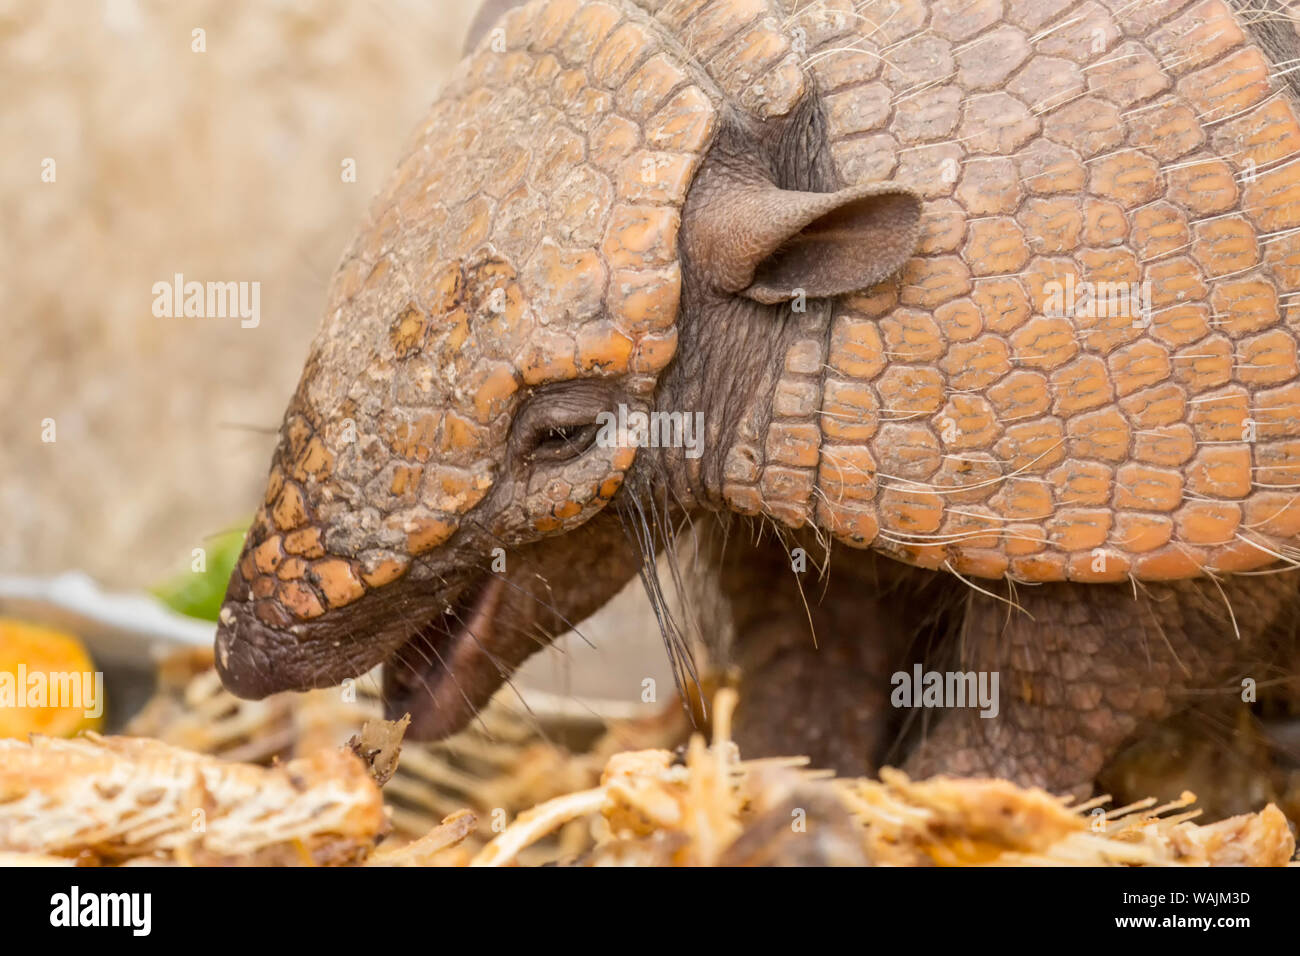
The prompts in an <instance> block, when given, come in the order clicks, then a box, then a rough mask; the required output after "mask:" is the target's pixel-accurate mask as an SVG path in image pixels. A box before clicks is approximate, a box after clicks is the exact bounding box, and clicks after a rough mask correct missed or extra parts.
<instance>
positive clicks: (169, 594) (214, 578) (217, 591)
mask: <svg viewBox="0 0 1300 956" xmlns="http://www.w3.org/2000/svg"><path fill="white" fill-rule="evenodd" d="M246 533H247V532H245V531H222V532H220V533H218V534H215V535H212V536H211V537H209V538H207V539H205V540H204V543H203V552H204V554H203V556H202V557H203V561H202V566H203V570H201V571H194V570H186V571H182V572H181V573H179V574H177V575H176V576H175V577H173V578H171V579H170V580H168V581H165V582H163V583H162V584H160V585H158V586H157V587H155V588H153V589H152V590H153V594H154V596H155V597H157V598H158V599H159V600H161V601H162V602H163V603H164V604H166V605H167V606H168V607H170V608H171V609H172V610H173V611H179V612H180V613H181V614H185V615H187V616H189V617H196V618H199V619H200V620H204V621H215V620H216V619H217V615H218V614H219V613H220V612H221V602H222V601H223V600H224V599H225V596H226V585H227V584H229V583H230V574H231V572H232V571H234V570H235V563H236V562H237V561H239V555H240V552H241V551H243V549H244V535H245V534H246ZM198 558H199V556H198V555H195V561H196V562H197V561H198Z"/></svg>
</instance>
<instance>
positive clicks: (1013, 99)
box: [727, 0, 1300, 581]
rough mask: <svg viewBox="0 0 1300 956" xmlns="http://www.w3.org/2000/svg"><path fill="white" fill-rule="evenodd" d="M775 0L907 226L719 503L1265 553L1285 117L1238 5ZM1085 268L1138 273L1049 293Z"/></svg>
mask: <svg viewBox="0 0 1300 956" xmlns="http://www.w3.org/2000/svg"><path fill="white" fill-rule="evenodd" d="M786 7H787V12H788V14H789V18H790V19H789V22H790V24H791V29H792V30H793V31H795V32H796V33H797V34H798V35H799V36H800V37H802V38H803V39H804V40H805V41H806V42H807V56H806V58H805V61H804V62H805V64H806V66H807V68H808V70H809V72H810V74H811V76H812V79H813V81H814V83H815V86H816V89H817V91H818V93H819V94H820V95H821V96H822V97H823V104H824V109H825V115H826V118H827V122H828V124H829V129H830V144H829V145H830V149H831V151H832V153H833V155H834V158H835V164H836V167H837V169H838V171H839V173H840V177H841V179H842V180H843V181H844V182H845V183H848V184H852V183H857V182H866V181H872V180H877V179H892V180H894V181H895V182H897V183H899V184H901V185H906V186H910V187H912V188H914V189H916V190H917V191H919V192H920V193H921V194H922V195H924V196H925V197H926V199H927V204H926V212H925V223H924V225H925V229H924V236H923V239H922V242H921V246H920V248H919V250H918V254H917V255H916V257H915V258H913V260H912V261H911V262H909V264H908V265H907V267H906V268H905V270H904V271H903V273H902V275H901V276H900V277H898V279H897V280H894V281H891V282H888V283H885V284H882V285H881V286H878V287H876V288H874V289H871V290H868V291H867V292H864V293H863V294H861V295H857V296H854V297H851V298H849V299H847V300H845V301H842V302H840V303H839V304H838V305H837V307H836V309H835V313H834V316H833V318H832V319H831V321H830V325H829V329H828V333H827V336H826V341H827V342H828V345H829V348H828V352H827V354H826V356H825V363H824V369H822V370H818V372H817V373H816V375H815V377H818V378H820V380H821V389H822V391H821V406H820V408H819V409H817V410H816V412H815V414H805V413H802V412H799V413H795V414H794V415H793V416H792V417H788V418H786V419H785V420H782V419H781V416H780V415H778V417H777V421H776V422H774V423H773V424H772V426H771V427H770V429H769V432H768V441H767V443H766V451H765V455H764V456H762V457H761V458H760V460H757V461H753V462H751V463H750V464H749V467H748V468H747V469H746V471H747V474H745V473H742V471H739V470H733V471H732V472H731V474H730V476H729V477H730V479H731V484H730V486H729V487H728V489H727V494H728V498H729V500H731V501H733V502H735V503H736V505H737V507H738V510H742V511H749V512H751V513H760V512H761V513H766V514H769V515H771V516H772V517H774V518H777V519H778V520H780V521H783V522H785V523H786V524H790V525H794V526H799V525H802V524H815V525H817V526H820V527H822V528H825V529H827V530H829V531H831V532H832V533H833V534H834V536H835V537H836V538H837V539H838V540H840V541H843V542H845V543H848V544H850V545H852V546H855V547H875V548H879V549H882V550H885V551H887V552H888V553H890V554H891V555H893V556H895V557H898V558H901V559H903V560H905V561H908V562H911V563H914V564H918V565H921V566H924V567H931V568H947V569H949V570H952V571H955V572H957V573H959V574H963V575H971V576H977V577H987V578H997V577H1003V576H1011V577H1015V578H1019V579H1023V580H1028V581H1052V580H1066V579H1068V580H1078V581H1120V580H1125V579H1127V578H1129V577H1133V578H1136V579H1139V580H1164V579H1177V578H1185V577H1193V576H1198V575H1200V574H1204V573H1207V572H1234V571H1247V570H1252V569H1256V568H1260V567H1263V566H1265V565H1268V564H1271V563H1273V562H1275V561H1276V560H1277V559H1278V557H1279V556H1281V555H1283V554H1284V552H1285V549H1286V548H1287V547H1289V546H1290V543H1291V542H1292V541H1293V540H1294V538H1295V536H1296V535H1297V534H1298V533H1300V494H1298V493H1297V490H1296V489H1297V488H1300V382H1298V381H1297V379H1298V377H1300V368H1298V367H1297V356H1296V329H1297V327H1296V322H1297V317H1296V313H1295V312H1294V310H1293V306H1292V305H1291V304H1290V303H1291V301H1292V300H1293V299H1294V297H1295V295H1296V294H1297V292H1300V162H1296V159H1297V157H1300V122H1298V121H1297V109H1296V100H1295V99H1294V96H1293V94H1292V93H1291V91H1290V90H1289V89H1287V88H1286V86H1285V77H1283V76H1279V75H1277V71H1276V70H1275V69H1274V67H1272V66H1271V65H1270V63H1269V61H1268V59H1267V57H1266V56H1265V55H1264V53H1263V51H1262V50H1261V49H1260V48H1259V47H1258V46H1256V45H1255V44H1254V43H1252V41H1251V38H1250V36H1249V35H1248V34H1247V32H1246V31H1245V30H1244V29H1243V28H1242V25H1241V20H1240V18H1239V17H1238V15H1237V14H1236V13H1235V12H1234V11H1233V9H1232V8H1231V7H1230V6H1229V5H1228V4H1227V3H1226V2H1223V0H1200V2H1196V0H1156V2H1142V3H1133V2H1129V0H1104V2H1103V0H1085V2H1070V0H1006V2H1002V0H987V2H986V0H976V2H971V0H933V2H920V0H868V2H862V3H850V2H847V0H826V2H819V3H815V4H804V3H800V2H795V0H787V2H786ZM1089 284H1091V285H1089ZM1085 288H1093V289H1107V290H1134V297H1133V298H1131V299H1125V300H1120V299H1119V298H1118V296H1117V297H1116V298H1115V299H1112V300H1107V299H1105V298H1104V296H1103V297H1102V301H1101V306H1102V307H1100V308H1099V307H1092V308H1086V307H1085V308H1077V307H1076V308H1073V309H1071V308H1068V307H1067V308H1065V309H1061V308H1059V307H1054V306H1053V303H1057V305H1058V306H1059V304H1060V303H1061V302H1062V301H1063V300H1062V294H1063V293H1064V294H1065V295H1069V294H1070V293H1071V290H1073V291H1074V292H1075V293H1077V292H1078V291H1079V290H1082V289H1085ZM1054 297H1055V298H1054ZM1110 301H1129V302H1134V303H1142V309H1141V310H1140V311H1139V310H1137V309H1130V308H1108V307H1106V306H1107V302H1110ZM1076 302H1077V300H1076ZM806 350H807V344H806V343H804V342H802V341H800V342H799V343H797V344H796V345H795V346H794V347H793V348H792V350H791V354H790V362H791V363H794V364H796V365H797V364H798V363H799V362H800V361H801V356H802V353H803V352H804V351H806ZM796 352H797V353H799V354H798V355H796ZM795 378H797V376H795ZM783 384H785V385H786V386H790V387H793V386H795V385H797V383H796V382H795V381H794V378H792V377H791V376H789V375H787V376H786V378H785V379H783ZM808 424H815V425H816V426H817V428H816V432H808V430H807V428H806V427H804V426H806V425H808ZM796 437H797V438H798V447H797V452H796V451H795V447H796V446H795V445H794V444H792V440H793V439H794V438H796ZM759 446H760V447H761V446H762V443H761V442H760V443H759ZM792 456H793V457H797V460H792Z"/></svg>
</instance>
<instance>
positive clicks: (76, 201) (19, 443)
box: [0, 0, 663, 696]
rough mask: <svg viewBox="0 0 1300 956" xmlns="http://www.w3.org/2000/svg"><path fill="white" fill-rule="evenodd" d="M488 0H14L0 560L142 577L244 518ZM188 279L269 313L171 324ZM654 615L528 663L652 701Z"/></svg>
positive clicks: (633, 612) (0, 160)
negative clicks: (330, 292) (360, 254)
mask: <svg viewBox="0 0 1300 956" xmlns="http://www.w3.org/2000/svg"><path fill="white" fill-rule="evenodd" d="M475 8H476V2H471V0H351V2H347V0H0V91H3V95H0V147H2V148H0V222H2V223H3V228H0V263H2V265H0V277H2V278H0V290H2V291H0V294H2V295H3V301H2V302H0V330H3V336H2V337H0V572H15V573H24V574H35V573H53V572H58V571H63V570H68V569H81V570H85V571H87V572H89V573H90V574H92V575H93V576H95V577H96V578H98V579H99V580H101V581H102V582H104V583H105V584H108V585H110V586H114V587H121V588H141V587H147V586H150V585H152V584H154V583H156V582H158V581H159V580H160V579H162V578H164V577H167V576H169V575H170V574H171V573H173V572H176V571H178V570H182V569H186V568H188V566H189V561H190V553H191V549H192V548H195V547H199V546H202V545H203V542H204V538H205V536H207V535H210V534H212V533H214V532H217V531H220V530H223V529H226V528H232V527H238V526H240V525H242V523H243V522H244V521H245V520H246V519H247V518H248V516H249V515H250V514H251V512H252V509H253V507H254V505H255V503H256V501H257V500H258V498H259V496H260V494H261V490H262V486H263V482H264V480H265V476H266V469H267V466H268V463H269V459H270V453H271V450H272V447H273V444H274V435H273V433H274V430H275V429H276V428H277V427H278V425H279V422H280V417H281V413H282V411H283V409H284V406H285V403H286V401H287V399H288V397H289V395H290V393H291V392H292V390H293V388H294V385H295V384H296V382H297V377H298V373H299V370H300V368H301V366H302V362H303V359H304V357H305V355H306V352H307V347H308V344H309V341H310V339H311V336H312V334H313V332H314V330H315V328H316V325H317V322H318V320H319V317H320V313H321V310H322V308H323V306H324V299H325V288H326V283H327V281H328V279H329V276H330V273H331V272H332V270H333V268H334V265H335V263H336V261H337V259H338V257H339V255H340V254H341V252H342V250H343V248H344V246H345V244H346V242H347V240H348V238H349V236H350V233H351V231H352V229H353V228H354V227H355V225H356V224H357V223H358V221H359V220H360V218H361V216H362V213H363V210H364V208H365V206H366V204H367V203H368V201H369V199H370V196H371V195H372V194H373V193H374V192H375V191H376V189H377V188H378V186H379V184H380V183H381V181H382V179H383V178H384V177H385V175H386V174H387V173H388V171H389V170H390V168H392V167H393V166H395V165H396V163H397V160H398V158H399V155H398V154H399V151H400V149H401V146H402V144H403V142H404V141H405V139H406V137H407V134H408V133H409V132H410V130H411V129H413V128H414V126H415V125H416V123H417V122H418V121H419V119H420V117H421V116H422V114H423V112H424V111H425V109H426V108H427V107H428V105H429V104H430V103H431V102H432V100H433V98H434V97H435V95H436V93H437V89H438V86H439V83H440V82H441V80H442V79H443V77H444V76H445V75H446V74H447V73H448V71H449V70H450V69H451V67H452V66H453V65H454V64H455V62H456V60H457V59H458V51H459V49H460V45H461V42H462V39H463V36H464V33H465V30H466V28H467V26H468V23H469V20H470V18H471V17H472V15H473V12H474V9H475ZM196 29H201V30H203V31H204V37H203V40H204V45H205V47H206V50H205V52H194V50H193V49H192V47H193V45H194V42H195V41H194V34H193V31H194V30H196ZM46 159H52V160H53V161H54V164H55V166H54V170H55V176H56V178H55V181H54V182H52V183H47V182H43V181H42V169H43V165H42V164H43V163H44V162H45V160H46ZM349 159H351V160H355V164H356V179H357V181H356V182H355V183H347V182H344V181H343V179H342V176H341V171H342V164H343V163H344V161H345V160H349ZM178 272H179V273H182V274H184V275H185V276H186V278H187V279H193V280H198V281H204V282H206V281H250V282H251V281H258V282H260V283H261V313H262V316H261V324H260V326H259V327H258V328H256V329H243V328H241V327H240V324H239V321H238V320H237V319H193V318H188V319H187V318H175V319H171V318H155V317H154V316H153V314H152V303H153V292H152V286H153V284H154V283H155V282H159V281H170V280H171V277H172V276H173V274H174V273H178ZM47 418H52V419H54V421H55V423H56V429H57V431H56V435H57V440H56V441H55V442H54V443H52V444H46V443H43V442H42V440H41V435H42V422H43V420H44V419H47ZM644 607H645V605H644V598H643V597H642V596H641V595H640V594H638V593H636V592H635V590H633V591H632V592H630V593H629V594H628V595H626V596H625V598H624V599H623V601H622V603H621V604H620V605H619V606H618V607H616V608H614V609H612V610H611V611H610V612H609V613H607V614H606V615H605V623H604V624H594V625H592V627H591V628H584V630H585V631H587V633H589V634H596V635H599V636H601V639H598V640H597V644H598V645H600V652H599V653H598V654H594V655H593V654H591V653H590V652H585V651H584V652H582V653H581V655H580V656H582V658H583V660H584V662H585V663H582V664H580V665H573V664H570V663H563V662H561V663H559V664H557V663H556V662H555V661H550V662H538V664H537V665H535V667H534V670H536V671H539V672H545V673H547V674H550V675H552V677H553V679H554V681H556V682H558V683H559V684H560V685H564V684H565V683H566V682H568V681H570V680H571V679H572V680H574V681H576V682H577V683H578V684H579V685H585V684H587V683H588V681H586V680H585V679H584V678H583V674H584V673H586V672H589V671H590V672H592V673H595V674H609V673H611V672H612V671H620V672H622V673H623V674H624V675H625V676H624V677H621V678H619V679H617V680H616V681H615V683H616V684H617V685H618V687H617V689H616V691H615V692H616V693H617V694H618V695H619V696H623V695H624V694H626V695H629V696H630V695H632V694H634V693H635V692H636V690H638V685H637V682H638V681H639V679H640V677H641V676H642V675H647V674H648V675H654V674H655V673H660V674H662V671H658V670H654V669H652V665H658V664H659V663H660V662H661V660H662V657H663V654H662V651H661V650H660V649H659V647H658V640H659V638H658V634H657V633H656V632H655V630H654V629H653V627H647V623H648V622H647V621H646V619H645V618H646V615H645V614H644V613H643V608H644ZM569 643H571V644H572V643H573V642H572V641H570V642H569ZM629 643H631V645H633V647H634V648H637V649H639V651H628V650H627V647H628V644H629ZM632 659H638V662H637V663H633V662H632ZM575 666H576V671H575ZM548 683H549V681H548ZM625 684H626V685H628V686H626V687H625V686H623V685H625Z"/></svg>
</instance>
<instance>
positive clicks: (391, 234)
mask: <svg viewBox="0 0 1300 956" xmlns="http://www.w3.org/2000/svg"><path fill="white" fill-rule="evenodd" d="M670 13H671V11H661V15H669V14H670ZM667 39H668V38H667V37H666V35H665V34H664V33H663V30H662V27H661V26H659V25H658V24H657V23H656V21H654V20H652V19H651V18H650V17H649V16H648V15H647V14H646V13H645V12H644V11H642V10H640V9H639V8H637V7H635V6H633V5H631V4H629V3H625V2H623V0H608V2H596V3H579V2H577V0H534V2H532V3H529V4H527V5H525V6H522V7H519V8H516V9H514V10H512V11H510V12H509V13H508V14H507V15H506V16H505V18H504V19H503V20H502V21H501V23H500V24H499V25H498V28H497V29H495V30H493V31H492V33H490V34H489V36H488V37H487V38H486V39H485V40H484V41H483V43H482V44H481V45H480V47H479V49H478V51H477V52H476V53H474V54H473V55H472V56H470V57H469V58H467V59H466V60H465V61H464V62H463V63H462V64H461V66H460V68H459V69H458V71H457V73H456V75H455V76H454V77H453V79H452V81H451V82H450V84H449V85H448V87H447V89H446V90H444V92H443V95H442V96H441V97H440V98H439V100H438V101H437V102H436V103H435V105H434V106H433V108H432V111H431V113H430V115H429V117H428V118H427V120H426V122H425V123H424V124H423V125H422V127H421V128H420V129H419V130H418V131H417V134H416V136H415V138H414V141H413V142H412V143H411V144H410V145H409V148H408V149H407V151H406V153H405V154H404V155H405V159H404V160H403V161H402V163H401V164H400V165H399V167H398V168H397V170H396V171H395V172H394V174H393V175H392V177H391V178H390V180H389V182H388V183H387V185H386V186H385V188H384V189H383V190H382V192H381V193H380V194H379V196H377V197H376V199H375V201H374V203H373V206H372V211H371V214H370V217H369V221H368V223H367V224H366V226H365V227H364V228H363V229H362V230H361V232H360V234H359V235H358V236H357V238H356V240H355V241H354V243H353V244H352V246H351V248H350V249H349V250H348V252H347V253H346V254H345V256H344V261H343V264H342V265H341V267H340V269H339V271H338V273H337V275H336V278H335V281H334V283H333V285H332V287H331V294H330V302H329V306H328V309H327V314H326V318H325V321H324V323H323V326H322V328H321V330H320V332H319V334H318V336H317V338H316V340H315V342H314V344H313V347H312V351H311V354H310V356H309V358H308V361H307V365H306V368H305V370H304V373H303V377H302V381H301V384H300V386H299V389H298V392H297V394H296V395H295V397H294V399H293V401H292V403H291V406H290V409H289V412H288V414H287V416H286V420H285V425H284V428H283V430H282V435H281V437H282V440H281V444H280V447H279V449H278V450H277V452H276V456H275V461H274V465H273V468H272V473H271V478H270V481H269V483H268V487H267V491H266V497H265V501H264V504H263V506H262V508H261V509H260V510H259V512H258V515H257V517H256V520H255V522H254V525H253V529H252V531H251V533H250V538H249V544H248V547H247V548H246V551H245V554H244V556H243V558H242V560H241V563H240V566H239V569H238V573H237V574H236V576H235V580H234V582H232V590H231V596H232V597H233V598H235V599H236V600H248V601H252V602H253V603H254V607H255V613H256V615H257V617H258V619H259V620H260V621H261V622H262V623H263V624H265V625H267V626H270V627H276V628H285V627H290V626H292V625H293V624H294V623H295V622H300V621H308V620H311V619H313V618H316V617H319V616H321V615H322V614H324V613H325V612H326V611H328V610H331V609H336V608H339V607H342V606H345V605H348V604H351V603H354V602H355V601H357V600H358V599H360V598H361V597H362V596H363V595H364V594H365V593H366V592H367V591H368V590H371V589H374V588H378V587H381V586H383V585H385V584H387V583H389V582H391V581H393V580H395V579H396V578H398V577H400V576H401V575H403V574H405V573H408V571H409V569H410V568H411V566H412V564H413V563H414V562H415V559H417V558H419V557H420V556H421V555H423V554H426V553H428V552H430V551H433V550H434V549H436V548H438V547H439V546H440V545H442V544H444V543H445V542H447V541H449V540H450V539H451V538H452V537H453V535H454V534H455V533H456V531H457V530H458V528H459V527H460V525H461V522H462V519H463V518H464V516H465V515H466V514H468V513H469V512H471V511H472V510H473V509H474V508H475V507H476V506H477V505H478V504H479V503H480V502H482V501H483V500H484V499H485V498H486V497H487V496H488V495H489V494H490V493H491V492H492V490H493V488H494V485H495V483H496V479H497V476H498V472H499V469H500V467H501V462H502V460H503V458H504V456H505V454H506V445H507V439H508V437H509V431H510V425H511V421H512V417H513V415H514V413H515V411H516V410H517V408H518V405H519V401H520V397H521V395H522V394H523V393H525V392H526V391H527V390H528V389H531V388H536V387H540V386H544V385H547V384H551V383H557V382H565V381H570V380H573V379H576V378H579V377H618V378H620V379H621V380H623V381H624V382H625V385H626V387H627V389H628V390H629V391H630V392H631V393H632V394H633V395H641V396H647V397H648V396H649V394H650V393H651V391H652V390H653V388H654V384H655V381H656V379H657V376H658V374H659V373H660V372H661V371H662V370H663V368H664V367H665V366H666V365H667V364H668V362H669V361H670V360H671V359H672V357H673V355H674V352H675V350H676V341H677V331H676V320H677V311H678V302H679V296H680V291H681V266H680V262H679V258H678V251H677V231H678V228H679V225H680V212H681V206H682V204H683V202H684V201H685V197H686V191H687V189H688V188H689V186H690V183H691V180H692V178H693V176H694V173H695V170H696V168H697V167H698V164H699V162H700V159H701V156H702V154H703V152H704V150H705V149H706V147H707V144H708V143H709V141H710V140H711V138H712V136H713V131H714V126H715V123H716V114H717V108H716V103H717V101H718V100H719V98H720V95H721V94H719V92H718V91H717V89H716V88H715V87H713V86H712V84H711V83H710V81H709V80H708V78H707V77H706V76H705V75H704V74H702V73H700V72H699V71H697V70H695V69H694V68H693V67H691V66H689V65H685V64H683V62H682V61H681V60H680V58H679V56H678V54H677V51H676V48H675V45H674V44H672V43H670V42H667ZM718 55H719V56H725V55H726V51H725V50H722V51H719V53H718ZM800 76H802V74H800ZM634 456H635V449H634V448H632V447H616V448H611V449H609V450H608V453H607V454H605V455H603V456H595V457H592V456H586V457H584V458H583V459H582V460H581V461H580V462H578V463H577V464H576V465H574V466H573V467H572V468H569V469H566V470H565V471H563V472H562V473H561V474H556V475H551V476H550V477H549V478H547V479H546V480H544V481H539V482H536V483H534V484H530V486H529V487H528V489H527V492H526V494H525V495H524V496H523V497H522V499H521V500H515V501H512V502H511V503H510V505H509V507H508V508H506V509H503V513H502V517H501V518H500V519H499V521H500V524H501V532H500V533H501V537H500V539H499V540H500V541H501V543H503V544H505V545H509V544H511V543H512V541H511V537H510V536H511V535H516V536H517V535H520V534H524V535H531V536H537V535H546V534H554V533H560V532H562V531H564V530H567V529H569V528H571V527H576V526H577V525H579V524H581V523H582V522H583V521H585V520H586V519H587V518H589V517H590V516H591V514H592V513H594V512H595V511H597V510H599V509H600V508H601V507H603V506H604V504H605V503H606V502H608V501H609V500H610V498H612V497H613V495H614V494H615V493H616V492H617V491H618V489H619V487H620V486H621V483H622V480H623V476H624V474H625V473H626V471H627V469H628V468H629V467H630V466H631V464H632V460H633V458H634Z"/></svg>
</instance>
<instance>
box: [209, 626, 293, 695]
mask: <svg viewBox="0 0 1300 956" xmlns="http://www.w3.org/2000/svg"><path fill="white" fill-rule="evenodd" d="M245 607H246V606H242V607H241V606H240V605H239V604H237V603H235V602H233V601H227V602H226V604H225V606H224V607H222V609H221V616H220V617H219V618H218V619H217V635H216V638H215V640H214V643H213V656H214V657H215V658H216V665H217V675H218V676H219V677H220V678H221V683H222V685H223V686H225V688H226V690H228V691H230V692H231V693H232V694H234V695H235V696H236V697H242V698H243V699H245V700H261V699H262V698H263V697H266V696H267V695H269V694H273V693H275V691H276V690H278V689H279V688H277V687H275V686H274V684H273V682H272V679H271V678H272V672H271V669H270V667H269V666H268V661H267V660H266V657H265V655H264V654H263V653H262V652H260V651H259V650H258V647H257V642H256V641H255V640H253V634H252V633H251V632H252V631H253V630H254V629H256V628H257V627H258V622H257V621H256V620H254V619H253V617H252V615H251V614H249V613H248V612H247V611H246V610H245Z"/></svg>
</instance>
